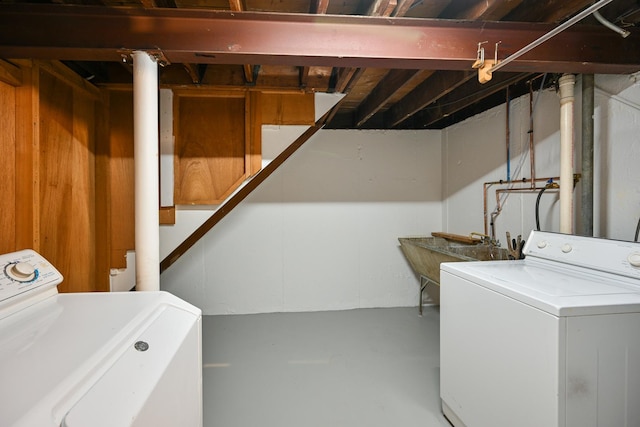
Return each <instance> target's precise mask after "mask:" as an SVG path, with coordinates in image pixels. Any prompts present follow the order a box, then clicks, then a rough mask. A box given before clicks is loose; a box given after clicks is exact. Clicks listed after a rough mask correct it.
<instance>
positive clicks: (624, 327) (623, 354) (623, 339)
mask: <svg viewBox="0 0 640 427" xmlns="http://www.w3.org/2000/svg"><path fill="white" fill-rule="evenodd" d="M567 343H568V344H567V361H568V364H567V374H566V382H567V387H566V402H567V427H637V426H640V313H629V314H617V315H616V314H612V315H604V316H584V317H572V318H569V319H568V320H567Z"/></svg>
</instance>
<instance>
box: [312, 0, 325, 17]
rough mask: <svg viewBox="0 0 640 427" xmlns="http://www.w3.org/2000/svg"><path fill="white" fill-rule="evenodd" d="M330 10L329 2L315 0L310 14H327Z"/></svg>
mask: <svg viewBox="0 0 640 427" xmlns="http://www.w3.org/2000/svg"><path fill="white" fill-rule="evenodd" d="M328 8H329V0H314V1H312V2H311V10H310V11H309V12H310V13H317V14H319V15H321V14H323V13H327V9H328Z"/></svg>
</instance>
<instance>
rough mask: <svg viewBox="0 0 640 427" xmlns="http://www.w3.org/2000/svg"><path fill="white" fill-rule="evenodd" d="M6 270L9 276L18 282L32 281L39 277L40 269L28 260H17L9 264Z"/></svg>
mask: <svg viewBox="0 0 640 427" xmlns="http://www.w3.org/2000/svg"><path fill="white" fill-rule="evenodd" d="M4 272H5V273H6V274H7V276H9V278H11V279H13V280H15V281H17V282H23V283H26V282H31V281H33V280H35V279H36V278H37V277H38V270H36V268H35V267H34V266H33V265H32V264H30V263H28V262H16V263H12V264H8V265H7V266H6V267H5V269H4Z"/></svg>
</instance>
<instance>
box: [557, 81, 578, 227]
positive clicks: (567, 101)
mask: <svg viewBox="0 0 640 427" xmlns="http://www.w3.org/2000/svg"><path fill="white" fill-rule="evenodd" d="M559 84H560V232H561V233H567V234H572V233H573V104H574V90H575V89H574V87H575V84H576V77H575V76H574V75H573V74H565V75H563V76H562V77H560V80H559Z"/></svg>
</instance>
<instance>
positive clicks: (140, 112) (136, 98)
mask: <svg viewBox="0 0 640 427" xmlns="http://www.w3.org/2000/svg"><path fill="white" fill-rule="evenodd" d="M131 56H132V57H133V139H134V165H135V166H134V167H135V212H136V213H135V230H136V231H135V239H136V244H135V249H136V290H138V291H158V290H160V249H159V248H160V226H159V224H160V218H159V211H158V206H159V204H158V203H159V202H158V201H159V197H160V195H159V191H160V190H159V184H160V183H159V174H158V66H157V64H156V60H155V59H154V58H153V57H151V56H150V55H149V54H148V53H146V52H140V51H136V52H133V54H132V55H131Z"/></svg>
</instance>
